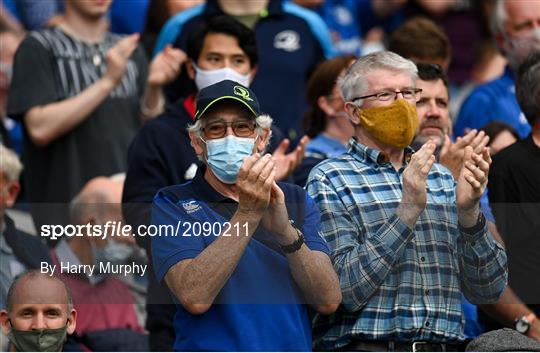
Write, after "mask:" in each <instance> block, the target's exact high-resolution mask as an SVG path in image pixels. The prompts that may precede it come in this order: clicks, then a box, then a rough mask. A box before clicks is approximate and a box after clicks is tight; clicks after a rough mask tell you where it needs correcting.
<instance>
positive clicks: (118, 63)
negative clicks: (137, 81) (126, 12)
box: [104, 33, 139, 86]
mask: <svg viewBox="0 0 540 353" xmlns="http://www.w3.org/2000/svg"><path fill="white" fill-rule="evenodd" d="M138 43H139V35H138V34H137V33H136V34H132V35H130V36H127V37H125V38H122V39H120V40H119V41H118V42H117V43H116V44H115V45H114V46H113V47H111V48H110V49H109V50H108V51H107V71H106V72H105V75H104V78H105V79H108V80H110V82H111V83H112V84H113V86H116V85H118V84H119V83H120V82H121V81H122V77H123V76H124V72H125V71H126V67H127V64H128V61H129V58H130V56H131V54H133V52H134V51H135V49H136V48H137V44H138Z"/></svg>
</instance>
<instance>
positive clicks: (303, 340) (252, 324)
mask: <svg viewBox="0 0 540 353" xmlns="http://www.w3.org/2000/svg"><path fill="white" fill-rule="evenodd" d="M204 169H205V168H204V167H201V168H199V170H198V171H197V175H196V176H195V178H194V179H193V180H192V181H190V182H187V183H185V184H182V185H176V186H171V187H167V188H164V189H162V190H160V191H159V192H158V194H157V195H156V197H155V198H154V204H153V210H152V224H153V225H156V226H160V225H161V226H172V227H174V228H176V229H178V231H177V234H176V236H171V235H170V234H169V236H165V235H164V234H163V233H162V234H161V236H154V237H152V255H153V261H154V268H155V271H156V275H157V278H158V280H160V281H161V280H163V278H164V276H165V275H166V273H167V272H168V270H169V269H170V268H171V267H172V266H174V265H175V264H177V263H178V262H180V261H182V260H185V259H191V258H195V257H197V255H199V254H200V253H201V252H202V251H204V249H205V248H207V247H208V246H209V245H210V244H212V242H213V241H214V240H216V239H217V236H218V235H219V234H220V232H221V231H222V230H225V227H227V226H228V225H227V222H228V221H229V220H230V219H231V217H232V216H233V214H234V212H235V211H236V208H237V205H238V204H237V203H236V202H234V201H233V200H231V199H228V198H226V197H225V196H223V195H221V194H219V193H218V192H217V191H215V190H214V189H213V188H212V187H211V186H210V185H209V184H208V183H207V182H206V180H205V179H204V177H203V175H204ZM279 186H280V187H281V189H282V190H283V192H284V194H285V199H286V202H287V210H288V213H289V217H290V218H291V220H292V221H293V224H294V225H295V226H296V227H297V228H298V229H301V230H302V232H303V233H304V237H305V243H306V245H307V246H308V247H309V248H310V249H311V250H317V251H322V252H324V253H326V254H328V253H329V250H328V247H327V245H326V242H325V241H324V240H323V238H322V237H321V236H320V235H319V230H318V225H319V222H320V216H319V212H318V210H317V207H316V206H315V203H314V202H313V200H312V199H311V198H310V197H309V196H308V195H307V194H306V192H305V191H304V190H303V189H301V188H300V187H297V186H295V185H290V184H284V183H280V184H279ZM244 232H245V228H244V227H243V226H242V225H240V227H236V228H235V225H233V226H232V228H230V229H229V231H228V233H229V234H230V235H231V236H245V233H244ZM174 327H175V332H176V341H175V345H174V349H175V350H178V351H201V350H202V351H310V350H311V342H312V336H311V322H310V319H309V315H308V307H307V305H305V304H302V296H301V294H300V290H299V288H298V287H297V285H296V283H295V281H294V279H293V277H292V275H291V272H290V269H289V265H288V261H287V258H286V256H285V255H284V254H283V253H282V252H281V250H280V249H279V246H278V244H277V242H276V240H275V238H274V236H273V235H272V234H271V233H270V232H269V231H267V230H265V229H264V227H263V226H262V225H259V226H258V228H257V230H256V231H255V233H254V235H253V237H252V239H251V240H250V242H249V243H248V246H247V247H246V249H245V251H244V253H243V255H242V257H241V258H240V261H239V262H238V265H237V266H236V268H235V270H234V272H233V273H232V275H231V277H230V278H229V279H228V280H227V282H226V283H225V285H224V286H223V288H222V289H221V291H220V293H219V295H218V296H217V297H216V299H215V301H214V303H213V304H212V306H211V307H210V309H209V310H208V311H207V312H206V313H204V314H203V315H192V314H190V313H189V312H187V311H186V310H185V309H184V308H183V307H182V306H181V305H180V304H177V313H176V315H175V318H174Z"/></svg>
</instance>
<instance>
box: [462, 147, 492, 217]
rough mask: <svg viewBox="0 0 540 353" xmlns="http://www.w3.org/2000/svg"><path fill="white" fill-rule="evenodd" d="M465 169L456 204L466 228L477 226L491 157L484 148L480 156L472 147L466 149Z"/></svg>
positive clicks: (463, 169) (463, 168)
mask: <svg viewBox="0 0 540 353" xmlns="http://www.w3.org/2000/svg"><path fill="white" fill-rule="evenodd" d="M463 161H464V162H463V167H462V168H461V173H460V175H459V179H458V182H457V187H456V202H457V207H458V214H459V220H460V224H461V225H462V226H464V227H468V226H473V225H475V224H476V220H477V218H478V212H479V208H480V206H479V202H480V198H481V197H482V194H483V193H484V191H485V190H486V186H487V182H488V173H489V167H490V165H491V156H490V155H489V149H488V148H487V147H484V149H483V150H482V152H481V153H480V154H478V153H475V152H474V151H473V148H472V147H471V146H468V147H466V148H465V155H464V158H463Z"/></svg>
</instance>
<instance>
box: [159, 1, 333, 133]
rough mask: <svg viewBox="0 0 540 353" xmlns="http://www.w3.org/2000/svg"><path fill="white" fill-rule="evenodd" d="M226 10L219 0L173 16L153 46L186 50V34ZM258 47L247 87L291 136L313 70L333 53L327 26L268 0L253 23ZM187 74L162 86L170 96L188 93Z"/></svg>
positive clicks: (293, 7) (300, 10)
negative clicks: (252, 78)
mask: <svg viewBox="0 0 540 353" xmlns="http://www.w3.org/2000/svg"><path fill="white" fill-rule="evenodd" d="M222 14H224V12H223V10H222V9H221V8H220V7H219V5H218V2H217V0H208V1H207V3H206V4H204V5H200V6H197V7H195V8H192V9H189V10H186V11H183V12H181V13H179V14H177V15H175V16H173V17H172V18H171V19H170V20H169V21H168V22H167V23H166V24H165V26H164V27H163V29H162V30H161V33H160V35H159V38H158V41H157V44H156V48H155V50H154V52H155V53H156V52H160V51H161V50H163V48H164V47H165V45H167V44H169V43H171V44H174V46H175V47H177V48H180V49H183V50H185V49H186V44H187V37H188V34H189V33H190V32H191V31H192V30H193V29H194V28H195V27H196V26H197V25H198V24H199V23H200V22H201V21H203V20H204V19H207V18H210V17H212V16H216V15H222ZM254 31H255V35H256V38H257V47H258V52H259V64H258V70H257V74H256V76H255V79H254V81H253V82H252V84H251V88H252V89H253V91H254V92H255V94H257V97H258V98H259V101H260V103H261V108H262V110H263V112H265V113H267V114H270V116H272V118H273V119H274V121H275V124H276V125H277V126H278V127H279V128H280V129H281V130H282V131H283V132H284V133H285V134H286V135H288V136H289V137H291V138H292V139H293V140H295V139H296V137H298V132H300V121H301V119H302V116H303V115H304V112H305V111H306V109H307V103H306V101H305V87H306V83H307V80H308V79H309V76H310V74H311V72H312V71H313V70H314V69H315V67H316V66H317V64H318V63H319V62H321V61H322V60H324V59H325V58H330V57H332V56H333V55H334V51H333V48H332V41H331V38H330V32H329V31H328V28H327V26H326V24H325V23H324V22H323V20H322V19H321V18H320V17H319V16H318V15H317V14H316V13H315V12H313V11H310V10H307V9H305V8H302V7H300V6H297V5H295V4H292V3H290V2H285V1H283V0H270V2H269V4H268V9H267V11H262V12H261V14H260V18H259V20H258V22H257V24H256V25H255V28H254ZM188 89H191V90H194V85H193V84H192V83H189V82H188V81H187V78H186V76H184V78H183V79H180V80H177V81H176V82H175V83H173V84H172V85H171V86H170V87H169V89H167V90H166V93H167V97H168V98H169V100H174V99H175V98H178V97H180V96H185V95H187V93H190V92H189V91H188Z"/></svg>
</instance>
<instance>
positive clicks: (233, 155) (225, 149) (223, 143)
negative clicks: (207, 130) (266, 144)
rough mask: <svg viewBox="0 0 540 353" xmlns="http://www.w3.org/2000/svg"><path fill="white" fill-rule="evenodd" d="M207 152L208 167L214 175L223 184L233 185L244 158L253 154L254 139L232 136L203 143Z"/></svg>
mask: <svg viewBox="0 0 540 353" xmlns="http://www.w3.org/2000/svg"><path fill="white" fill-rule="evenodd" d="M203 142H205V143H206V147H207V150H208V157H207V161H208V165H209V166H210V168H212V172H214V175H215V176H216V177H217V178H218V179H219V180H221V181H222V182H224V183H225V184H234V183H235V182H236V178H237V177H238V172H239V171H240V167H241V166H242V163H243V160H242V158H244V157H249V156H251V155H252V154H253V147H254V146H255V139H254V138H249V137H236V136H233V135H229V136H225V137H222V138H219V139H215V140H210V141H204V140H203Z"/></svg>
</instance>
